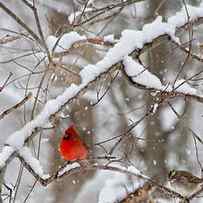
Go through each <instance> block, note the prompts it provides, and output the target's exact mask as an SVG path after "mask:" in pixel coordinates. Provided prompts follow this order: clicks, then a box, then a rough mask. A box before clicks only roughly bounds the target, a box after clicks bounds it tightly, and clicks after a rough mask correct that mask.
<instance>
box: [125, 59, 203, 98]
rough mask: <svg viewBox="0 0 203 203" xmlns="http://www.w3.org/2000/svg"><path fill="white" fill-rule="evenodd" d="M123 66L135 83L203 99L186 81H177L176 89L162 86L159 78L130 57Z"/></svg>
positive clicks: (202, 95)
mask: <svg viewBox="0 0 203 203" xmlns="http://www.w3.org/2000/svg"><path fill="white" fill-rule="evenodd" d="M123 64H124V69H125V72H126V74H127V75H128V76H129V77H131V78H132V80H133V81H134V82H135V83H138V84H140V85H144V86H145V87H148V88H154V89H156V90H160V91H167V92H171V91H174V92H179V93H184V94H190V95H196V96H200V97H203V94H202V93H201V92H199V91H198V90H197V89H195V88H193V87H191V86H190V85H189V84H188V83H187V82H186V81H185V80H184V79H180V80H177V81H176V82H175V84H174V87H172V85H168V84H167V85H162V83H161V81H160V80H159V78H158V77H157V76H155V75H153V74H152V73H150V72H149V71H148V70H147V69H146V68H144V67H143V66H142V65H141V64H140V63H138V62H137V61H135V60H133V59H132V57H130V56H126V57H125V58H124V60H123Z"/></svg>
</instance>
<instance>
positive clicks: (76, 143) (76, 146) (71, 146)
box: [59, 125, 88, 161]
mask: <svg viewBox="0 0 203 203" xmlns="http://www.w3.org/2000/svg"><path fill="white" fill-rule="evenodd" d="M59 153H60V154H61V156H62V158H63V159H64V160H66V161H79V160H84V159H87V156H88V149H87V147H86V146H85V144H84V143H83V142H82V140H81V139H80V136H79V134H78V132H77V131H76V129H75V127H74V125H70V126H69V127H68V128H67V129H66V130H65V135H64V136H63V137H62V139H61V141H60V145H59Z"/></svg>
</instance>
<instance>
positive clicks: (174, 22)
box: [0, 5, 203, 167]
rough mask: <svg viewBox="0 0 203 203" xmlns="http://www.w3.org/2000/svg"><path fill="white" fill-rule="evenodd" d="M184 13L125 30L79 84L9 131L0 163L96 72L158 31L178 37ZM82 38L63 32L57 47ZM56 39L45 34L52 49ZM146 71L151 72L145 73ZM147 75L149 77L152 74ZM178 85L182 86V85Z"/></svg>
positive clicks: (198, 13) (197, 11)
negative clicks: (15, 128)
mask: <svg viewBox="0 0 203 203" xmlns="http://www.w3.org/2000/svg"><path fill="white" fill-rule="evenodd" d="M201 6H202V7H199V8H196V7H191V6H188V5H187V8H188V11H189V15H190V16H191V19H192V20H195V19H196V18H197V17H203V5H201ZM183 16H184V17H183ZM186 16H187V15H186V12H185V10H184V9H183V10H182V11H181V12H179V13H177V14H176V16H173V17H170V18H169V20H168V22H162V17H160V16H159V17H157V18H156V19H155V21H154V22H152V23H151V24H147V25H145V26H144V27H143V30H142V31H136V30H124V31H123V32H122V36H121V38H120V40H119V41H118V43H116V44H115V46H114V47H113V48H111V49H109V51H108V52H107V54H106V56H105V57H104V58H103V59H102V60H100V61H99V62H98V63H96V64H95V65H87V66H86V67H84V69H83V70H82V71H81V72H80V76H81V79H82V83H81V84H80V85H78V86H77V85H74V84H72V85H71V86H70V87H68V88H67V89H66V90H65V92H64V93H63V94H62V95H59V96H58V97H57V98H56V99H53V100H50V101H48V102H47V103H46V105H45V106H44V109H43V110H42V111H41V113H39V114H38V116H37V117H36V118H35V119H34V120H32V121H31V122H28V123H27V124H26V125H25V126H24V127H23V128H21V129H20V130H18V131H16V132H14V133H13V134H11V135H10V137H9V138H8V140H7V141H6V144H7V145H10V146H11V147H13V149H11V148H9V149H10V150H8V148H7V150H6V149H5V147H4V148H3V150H2V152H1V153H0V158H1V159H0V166H1V167H3V166H4V163H5V161H6V160H7V159H8V157H9V155H10V154H11V151H16V150H19V149H21V148H22V147H23V145H24V142H25V140H26V139H27V138H28V137H29V136H30V135H31V133H32V132H33V131H34V130H35V129H36V128H37V127H43V126H44V125H45V124H46V123H47V122H48V120H49V117H50V116H51V115H52V114H54V113H55V112H57V111H58V110H59V109H60V108H61V106H63V105H64V104H65V103H66V102H67V101H69V100H70V99H72V98H73V97H75V96H76V95H77V94H78V93H79V92H80V91H81V90H82V89H84V88H85V87H87V85H88V84H89V83H90V82H92V81H94V80H95V79H96V78H97V77H98V76H99V75H101V74H102V73H105V72H107V71H108V70H109V69H110V68H111V66H112V65H114V64H116V63H118V62H121V61H122V60H123V59H124V58H125V57H126V56H128V55H129V54H130V53H131V52H132V51H134V50H135V49H141V48H142V47H143V46H144V44H145V43H149V42H152V41H153V39H154V38H156V37H158V36H160V35H163V34H168V35H170V37H171V38H172V39H173V40H176V41H178V38H177V37H176V36H175V29H176V27H177V26H182V25H184V23H186V22H187V18H186ZM183 19H184V20H183ZM83 39H86V37H84V36H80V35H79V34H78V33H76V32H70V33H67V34H64V36H62V37H61V39H60V40H59V43H58V45H57V47H56V51H58V52H60V51H64V49H65V50H67V49H68V48H70V47H71V46H72V44H73V43H75V42H76V41H77V40H83ZM57 40H58V39H57V38H55V37H54V36H50V37H48V39H47V44H48V47H49V49H53V47H54V46H55V43H56V41H57ZM125 60H126V58H125ZM144 72H146V71H144ZM148 75H151V74H149V73H148ZM150 77H151V78H152V77H153V76H150ZM153 78H154V81H155V80H156V82H155V84H156V85H160V84H159V81H158V78H156V79H155V77H153ZM181 87H182V88H183V86H181ZM186 91H187V90H186ZM6 151H8V153H6ZM2 160H3V161H2Z"/></svg>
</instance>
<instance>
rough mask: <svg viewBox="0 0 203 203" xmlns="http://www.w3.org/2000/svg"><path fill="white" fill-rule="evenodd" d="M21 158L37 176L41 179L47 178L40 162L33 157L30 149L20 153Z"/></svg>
mask: <svg viewBox="0 0 203 203" xmlns="http://www.w3.org/2000/svg"><path fill="white" fill-rule="evenodd" d="M19 156H20V157H21V159H23V160H24V161H25V162H26V163H27V164H28V165H29V166H30V167H31V168H32V170H33V171H34V172H35V174H37V175H38V176H39V177H40V178H44V177H47V175H45V174H44V171H43V169H42V166H41V164H40V162H39V160H38V159H36V158H35V157H34V156H33V155H32V153H31V151H30V149H29V148H28V147H23V148H22V149H21V150H20V151H19Z"/></svg>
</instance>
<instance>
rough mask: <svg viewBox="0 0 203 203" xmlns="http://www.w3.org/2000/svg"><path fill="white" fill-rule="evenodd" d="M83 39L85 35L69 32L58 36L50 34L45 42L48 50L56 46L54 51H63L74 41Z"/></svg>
mask: <svg viewBox="0 0 203 203" xmlns="http://www.w3.org/2000/svg"><path fill="white" fill-rule="evenodd" d="M85 39H86V37H85V36H81V35H79V34H78V33H77V32H69V33H66V34H64V35H63V36H62V37H58V38H57V37H55V36H53V35H50V36H49V37H48V38H47V40H46V43H47V46H48V49H49V50H50V51H52V49H53V48H54V47H55V46H56V48H55V50H54V51H55V52H63V51H66V50H68V49H70V48H71V46H72V45H73V44H74V43H75V42H77V41H80V40H85Z"/></svg>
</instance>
